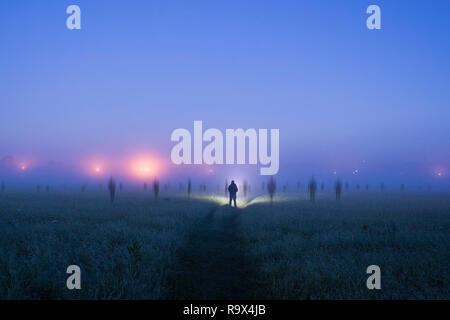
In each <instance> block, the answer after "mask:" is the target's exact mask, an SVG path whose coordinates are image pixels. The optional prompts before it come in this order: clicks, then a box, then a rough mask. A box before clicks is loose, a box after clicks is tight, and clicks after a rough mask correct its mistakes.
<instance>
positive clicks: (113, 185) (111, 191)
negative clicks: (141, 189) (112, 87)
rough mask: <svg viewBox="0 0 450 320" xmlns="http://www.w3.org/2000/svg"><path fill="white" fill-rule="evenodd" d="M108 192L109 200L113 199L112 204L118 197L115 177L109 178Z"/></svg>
mask: <svg viewBox="0 0 450 320" xmlns="http://www.w3.org/2000/svg"><path fill="white" fill-rule="evenodd" d="M108 191H109V198H110V199H111V203H112V202H114V198H115V196H116V182H115V181H114V178H113V177H110V178H109V181H108Z"/></svg>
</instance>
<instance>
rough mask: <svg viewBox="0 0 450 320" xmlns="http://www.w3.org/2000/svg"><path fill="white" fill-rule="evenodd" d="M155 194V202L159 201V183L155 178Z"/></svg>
mask: <svg viewBox="0 0 450 320" xmlns="http://www.w3.org/2000/svg"><path fill="white" fill-rule="evenodd" d="M153 192H154V194H155V200H158V194H159V181H158V180H157V179H156V178H155V180H154V181H153Z"/></svg>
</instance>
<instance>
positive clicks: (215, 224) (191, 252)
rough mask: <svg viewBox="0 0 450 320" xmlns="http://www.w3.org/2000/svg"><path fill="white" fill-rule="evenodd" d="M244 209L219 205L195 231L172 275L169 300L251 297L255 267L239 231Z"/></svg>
mask: <svg viewBox="0 0 450 320" xmlns="http://www.w3.org/2000/svg"><path fill="white" fill-rule="evenodd" d="M240 214H242V210H240V209H234V208H228V207H227V206H224V207H217V208H215V209H213V210H211V211H210V212H209V214H208V215H207V216H206V217H205V218H204V219H203V220H202V221H201V222H200V223H199V224H198V225H197V226H196V228H194V230H192V232H191V235H190V236H189V240H188V242H187V245H186V246H185V247H184V248H181V249H180V251H179V252H178V263H177V265H176V266H175V269H174V272H173V274H171V275H170V277H169V279H170V280H169V283H170V290H169V294H168V295H169V297H168V298H170V299H249V298H251V296H252V292H253V289H254V286H253V284H252V283H251V279H252V274H254V272H253V270H251V268H250V264H248V263H246V257H245V251H244V248H243V246H242V243H243V242H242V240H241V235H240V231H239V227H238V224H239V215H240Z"/></svg>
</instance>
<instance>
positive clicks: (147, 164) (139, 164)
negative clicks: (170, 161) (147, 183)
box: [129, 157, 161, 178]
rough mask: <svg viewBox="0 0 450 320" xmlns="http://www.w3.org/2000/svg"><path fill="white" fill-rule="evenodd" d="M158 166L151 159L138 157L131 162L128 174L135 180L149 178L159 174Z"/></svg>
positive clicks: (154, 160) (157, 163) (156, 162)
mask: <svg viewBox="0 0 450 320" xmlns="http://www.w3.org/2000/svg"><path fill="white" fill-rule="evenodd" d="M160 169H161V168H160V164H159V162H158V161H157V160H156V159H155V158H153V157H151V158H150V157H140V158H137V159H135V160H133V161H132V162H131V165H130V170H129V171H130V173H131V174H132V175H134V176H135V177H137V178H151V177H153V176H156V175H158V174H160V171H161V170H160Z"/></svg>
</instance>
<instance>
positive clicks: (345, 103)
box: [0, 0, 450, 186]
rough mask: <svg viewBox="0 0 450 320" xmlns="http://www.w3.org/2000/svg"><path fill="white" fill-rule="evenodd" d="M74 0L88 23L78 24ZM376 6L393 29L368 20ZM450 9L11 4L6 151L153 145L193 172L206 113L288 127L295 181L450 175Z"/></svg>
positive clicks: (61, 155) (6, 27) (215, 121)
mask: <svg viewBox="0 0 450 320" xmlns="http://www.w3.org/2000/svg"><path fill="white" fill-rule="evenodd" d="M72 4H76V5H78V6H80V8H81V15H82V17H81V30H68V29H67V28H66V19H67V17H68V14H66V8H67V7H68V6H69V5H72ZM371 4H376V5H378V6H380V8H381V16H382V18H381V24H382V28H381V30H369V29H367V27H366V19H367V17H368V16H369V15H368V14H367V13H366V8H367V7H368V6H369V5H371ZM449 9H450V2H449V1H445V0H443V1H422V0H419V1H397V0H396V1H393V0H391V1H378V0H374V1H362V0H361V1H360V0H352V1H345V0H343V1H332V0H329V1H324V0H322V1H246V0H241V1H233V0H231V1H152V0H145V1H139V0H130V1H109V0H108V1H107V0H96V1H91V0H90V1H86V0H83V1H76V0H67V1H65V0H40V1H37V0H21V1H15V0H14V1H13V0H4V1H1V2H0V158H2V157H5V156H12V157H14V158H16V159H20V161H23V162H24V163H27V164H29V163H30V164H31V163H47V162H48V161H54V162H61V163H64V164H65V165H67V166H69V167H70V166H84V165H85V163H86V162H87V163H89V165H95V164H94V163H95V162H96V161H99V160H98V159H107V160H106V161H108V160H111V159H114V160H117V161H119V162H127V163H128V162H130V161H131V162H132V161H137V160H136V157H139V156H140V155H142V154H150V155H151V157H156V158H157V159H158V161H159V162H160V164H161V167H167V169H166V172H165V175H166V176H170V175H171V174H172V175H174V174H183V172H189V170H192V168H186V167H183V168H172V169H168V168H171V164H170V150H171V148H172V147H173V145H174V143H172V142H171V141H170V135H171V133H172V131H173V130H175V129H177V128H187V129H189V130H190V131H191V132H192V130H193V121H194V120H202V121H203V126H204V127H205V128H218V129H220V130H222V131H225V129H227V128H232V129H234V128H243V129H248V128H256V129H258V128H268V129H270V128H278V129H280V171H279V173H278V176H279V178H280V179H282V180H286V181H288V180H289V181H290V180H292V179H293V178H292V177H294V176H295V177H297V176H298V177H302V179H306V177H307V176H310V175H312V174H314V175H316V176H320V177H321V178H323V179H329V180H331V179H334V178H335V176H333V175H332V172H333V171H337V172H338V175H339V176H342V177H348V179H351V178H355V177H354V175H353V172H354V170H355V169H358V170H359V171H358V172H360V173H361V174H364V178H361V179H362V180H361V182H362V181H363V180H364V181H373V183H375V182H379V181H381V180H385V181H389V180H392V181H395V183H398V182H399V181H411V183H412V182H414V183H416V184H417V183H421V181H427V182H429V183H436V184H438V185H439V184H441V185H447V186H449V171H448V169H449V167H450V139H449V137H450V126H449V120H450V108H449V101H450V90H449V75H450V69H449V68H450V67H449V58H450V46H449V41H448V39H450V20H449V19H448V13H449V12H450V10H449ZM133 157H134V158H133ZM89 159H90V160H89ZM93 159H95V160H93ZM118 159H120V160H118ZM129 159H134V160H129ZM117 161H116V162H117ZM253 169H254V168H253ZM253 169H252V168H248V167H247V166H244V167H242V166H241V167H239V168H233V169H231V172H238V173H236V174H235V175H245V172H246V171H248V172H252V174H254V173H255V172H256V170H253ZM68 170H70V169H68ZM183 170H184V171H183ZM201 170H203V168H202V169H201ZM215 170H216V169H215ZM221 170H225V169H223V168H221V167H220V168H217V171H218V172H221ZM233 170H234V171H233ZM202 172H203V171H202ZM438 173H440V176H438ZM225 174H227V173H225ZM233 174H234V173H233ZM221 178H222V177H221ZM293 181H295V179H294V180H292V182H293Z"/></svg>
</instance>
